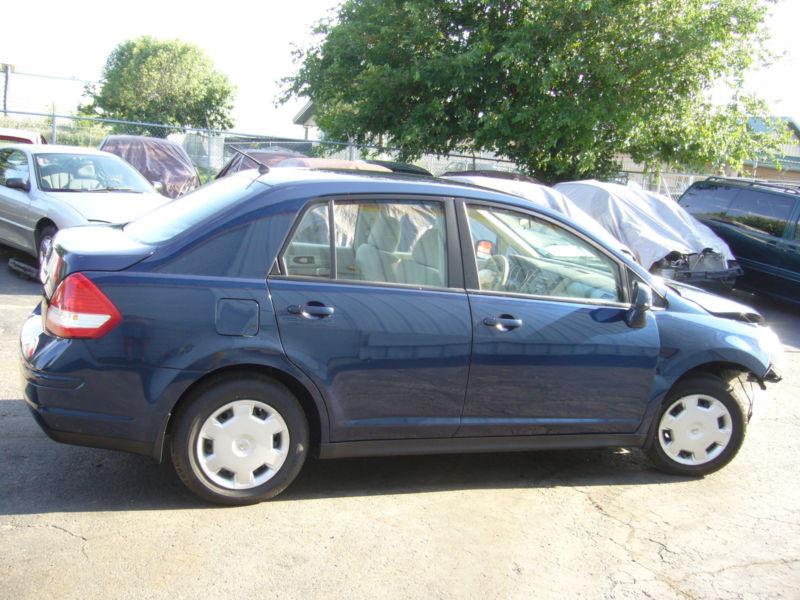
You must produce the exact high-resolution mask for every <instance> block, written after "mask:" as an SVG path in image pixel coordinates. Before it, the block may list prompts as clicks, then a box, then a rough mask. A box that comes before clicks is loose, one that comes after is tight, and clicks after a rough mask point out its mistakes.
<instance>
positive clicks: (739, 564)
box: [0, 247, 800, 600]
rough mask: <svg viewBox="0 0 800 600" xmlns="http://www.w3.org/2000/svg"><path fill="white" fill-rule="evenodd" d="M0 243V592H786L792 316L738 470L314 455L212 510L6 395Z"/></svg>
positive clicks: (798, 347)
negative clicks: (45, 426) (47, 428)
mask: <svg viewBox="0 0 800 600" xmlns="http://www.w3.org/2000/svg"><path fill="white" fill-rule="evenodd" d="M11 255H12V253H11V251H9V250H7V249H5V248H2V247H0V263H1V264H0V457H2V460H0V598H2V599H6V598H8V599H12V598H13V599H20V600H21V599H25V598H37V599H38V598H85V597H99V596H102V597H104V598H172V597H175V596H176V595H180V596H181V597H200V596H203V597H208V598H241V597H244V596H246V595H248V596H251V597H253V596H254V597H258V598H272V597H276V598H277V597H280V598H288V597H291V598H331V597H345V596H347V597H354V598H358V597H365V596H370V597H375V596H377V597H397V598H400V597H403V598H406V597H426V598H429V597H433V598H454V597H506V598H526V599H528V598H534V597H535V598H546V597H558V598H600V597H604V598H640V597H652V598H797V597H798V589H800V485H798V483H797V480H796V479H797V475H798V469H797V457H798V456H799V455H800V436H798V433H797V432H798V426H800V407H799V406H798V402H797V389H798V388H797V386H798V383H800V371H798V366H799V365H800V354H798V352H800V316H799V315H798V314H797V311H796V309H791V308H788V307H786V306H782V305H777V304H774V303H769V302H764V301H759V300H758V299H756V298H752V297H744V298H745V299H746V300H747V301H750V302H753V303H755V304H756V305H757V306H758V307H759V308H760V309H761V310H762V311H763V312H764V313H765V314H766V315H767V317H768V319H769V320H770V321H771V323H772V324H773V326H774V328H775V329H776V330H777V331H778V333H779V335H780V336H781V339H782V340H783V341H784V343H785V344H786V346H787V360H786V365H785V367H784V371H783V374H784V376H785V379H784V381H783V382H782V383H780V384H778V385H775V386H772V387H771V388H770V392H771V400H772V401H771V402H770V403H769V405H768V406H767V408H766V411H765V413H764V415H763V417H762V419H761V421H760V422H758V423H756V424H755V425H754V426H753V427H752V428H751V430H750V433H749V437H748V440H747V442H746V443H745V446H744V448H743V450H742V452H741V453H740V454H739V456H738V457H737V459H736V460H735V461H734V462H733V463H732V464H731V465H730V466H728V467H727V468H725V469H724V470H722V471H720V472H719V473H717V474H715V475H712V476H710V477H707V478H705V479H702V480H689V479H680V478H675V477H670V476H667V475H663V474H661V473H659V472H656V471H655V470H654V469H653V468H651V467H650V466H649V464H648V462H647V460H646V459H645V458H644V457H643V456H642V455H641V454H640V453H639V452H638V451H631V452H626V451H622V450H617V451H613V450H597V451H590V450H583V451H574V450H573V451H559V452H536V453H519V454H487V455H462V456H433V457H407V458H406V457H404V458H373V459H351V460H340V461H317V460H311V461H309V462H308V463H307V464H306V467H305V468H304V471H303V472H302V473H301V475H300V477H299V479H298V480H297V481H296V482H295V483H294V484H293V485H292V486H291V487H290V488H289V489H288V490H287V492H286V493H284V494H283V495H281V496H280V497H279V499H277V500H275V501H272V502H268V503H264V504H260V505H256V506H250V507H244V508H217V507H210V506H207V505H204V504H202V503H201V502H200V501H198V500H197V499H195V497H194V496H192V495H191V494H190V493H189V492H188V491H187V490H185V489H184V488H183V486H182V485H181V484H180V482H179V481H178V479H177V477H175V476H174V474H173V472H172V470H171V467H170V466H169V465H168V464H163V465H157V464H155V463H154V462H153V461H152V460H150V459H148V458H145V457H140V456H133V455H126V454H121V453H113V452H108V451H103V450H94V449H89V448H79V447H72V446H65V445H60V444H56V443H55V442H52V441H50V440H49V439H48V438H47V437H46V436H45V434H44V433H42V432H41V431H40V429H39V428H38V426H36V424H35V423H34V421H33V419H32V418H31V416H30V414H29V413H28V410H27V408H26V407H25V404H24V403H23V401H22V399H21V398H22V393H21V386H20V381H19V376H18V366H17V362H18V347H17V345H18V342H17V334H18V330H19V327H20V325H21V324H22V322H23V320H24V318H25V317H26V316H27V315H28V313H29V312H30V310H31V309H32V308H33V307H34V306H35V304H36V302H37V294H38V286H37V285H36V284H34V283H32V282H28V281H24V280H22V279H20V278H19V277H17V276H16V275H14V274H13V273H11V272H10V271H8V269H7V268H6V266H5V264H6V262H7V259H8V257H9V256H11Z"/></svg>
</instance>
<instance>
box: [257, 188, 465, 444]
mask: <svg viewBox="0 0 800 600" xmlns="http://www.w3.org/2000/svg"><path fill="white" fill-rule="evenodd" d="M459 261H460V256H459V253H458V241H457V234H456V227H455V213H454V210H453V205H452V201H450V202H447V201H445V200H443V199H441V198H430V199H420V198H414V199H408V198H398V197H392V198H384V197H370V198H364V199H359V200H354V199H352V197H351V198H349V199H343V200H341V201H340V200H325V201H322V202H318V203H315V204H314V203H312V204H311V205H310V206H309V207H308V208H307V209H306V211H305V212H304V214H303V215H302V216H301V217H300V218H299V221H298V224H297V226H296V227H295V229H294V231H293V232H292V234H291V235H290V237H289V241H288V244H287V245H286V247H285V248H284V250H283V252H282V253H281V255H280V258H279V263H280V273H279V274H273V275H271V276H270V278H269V280H268V284H269V290H270V294H271V295H272V301H273V305H274V307H275V313H276V316H277V321H278V329H279V331H280V336H281V341H282V343H283V347H284V350H285V352H286V355H287V356H288V358H289V360H291V361H292V362H293V363H294V364H295V365H296V366H297V367H298V368H300V369H301V370H302V371H303V372H305V373H306V375H308V376H309V377H310V378H311V379H312V380H313V381H314V382H315V383H316V385H317V386H318V388H319V389H320V391H321V392H322V393H323V396H324V397H325V400H326V405H327V407H328V411H329V418H330V423H331V439H332V440H333V441H356V440H380V439H387V440H388V439H398V438H415V437H416V438H440V437H449V436H452V435H453V434H454V433H455V432H456V430H457V429H458V426H459V422H460V417H461V411H462V409H463V406H464V395H465V392H466V385H467V377H468V370H469V360H470V350H471V339H472V323H471V319H470V309H469V302H468V300H467V295H466V292H465V290H464V286H463V273H462V269H461V265H460V262H459Z"/></svg>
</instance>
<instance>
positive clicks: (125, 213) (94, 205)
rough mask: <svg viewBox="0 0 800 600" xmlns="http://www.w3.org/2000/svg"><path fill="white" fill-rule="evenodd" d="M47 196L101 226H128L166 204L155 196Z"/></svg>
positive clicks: (81, 194)
mask: <svg viewBox="0 0 800 600" xmlns="http://www.w3.org/2000/svg"><path fill="white" fill-rule="evenodd" d="M47 195H48V196H49V197H50V198H53V199H55V200H57V201H58V202H63V203H64V204H66V205H68V206H70V207H71V208H73V209H74V210H76V211H77V212H78V213H80V215H81V216H82V217H83V218H85V219H86V220H87V221H102V222H104V223H130V222H131V221H134V220H136V219H138V218H139V217H141V216H143V215H145V214H147V213H149V212H150V211H152V210H154V209H156V208H158V207H159V206H161V205H162V204H166V203H167V202H169V201H170V199H169V198H165V197H164V196H162V195H161V194H156V193H152V194H134V193H130V192H48V193H47Z"/></svg>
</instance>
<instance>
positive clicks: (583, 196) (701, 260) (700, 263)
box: [555, 180, 741, 283]
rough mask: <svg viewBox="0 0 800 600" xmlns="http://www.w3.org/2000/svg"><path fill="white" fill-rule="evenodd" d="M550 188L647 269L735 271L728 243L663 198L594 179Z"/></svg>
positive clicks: (677, 273)
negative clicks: (563, 196)
mask: <svg viewBox="0 0 800 600" xmlns="http://www.w3.org/2000/svg"><path fill="white" fill-rule="evenodd" d="M555 189H556V190H558V191H559V192H561V193H563V194H564V195H565V196H567V197H568V198H569V200H570V201H571V203H572V204H573V205H575V206H577V207H578V208H580V209H582V210H583V211H584V212H585V213H587V214H588V215H589V216H591V217H592V218H594V219H595V220H596V221H597V222H598V223H600V225H602V226H603V228H604V229H606V231H608V232H609V233H610V234H611V235H613V236H614V237H616V238H617V239H618V240H620V241H621V242H622V243H623V244H625V245H626V246H627V247H629V248H630V249H631V250H632V251H633V252H634V254H635V255H636V258H637V260H638V261H639V263H640V264H641V265H642V266H644V267H645V268H647V269H648V270H650V271H651V272H654V273H656V274H659V275H663V276H664V277H666V278H669V279H679V280H686V281H709V280H719V281H723V282H726V283H733V280H735V278H736V277H737V276H738V275H740V274H741V269H740V268H739V267H738V265H737V264H736V263H735V259H734V256H733V254H732V253H731V250H730V248H728V245H727V244H726V243H725V242H724V241H723V240H721V239H720V238H719V237H718V236H717V235H716V234H715V233H714V232H713V231H711V229H709V228H708V227H706V226H705V225H703V224H702V223H700V222H699V221H698V220H697V219H695V218H694V217H692V216H691V215H690V214H689V213H688V212H686V211H685V210H684V209H683V208H682V207H681V206H680V205H678V203H677V202H674V201H672V200H670V199H669V198H667V197H665V196H661V195H660V194H656V193H653V192H648V191H645V190H642V189H633V188H630V187H626V186H623V185H619V184H616V183H605V182H600V181H595V180H587V181H573V182H568V183H559V184H557V185H556V186H555Z"/></svg>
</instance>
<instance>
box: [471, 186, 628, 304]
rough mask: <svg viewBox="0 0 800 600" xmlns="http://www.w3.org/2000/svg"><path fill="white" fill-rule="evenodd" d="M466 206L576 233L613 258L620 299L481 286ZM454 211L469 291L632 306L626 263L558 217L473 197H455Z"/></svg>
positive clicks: (545, 299) (571, 302)
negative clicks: (524, 217)
mask: <svg viewBox="0 0 800 600" xmlns="http://www.w3.org/2000/svg"><path fill="white" fill-rule="evenodd" d="M468 206H485V207H487V208H492V209H498V210H504V211H506V212H519V213H521V214H524V215H528V216H531V217H535V218H537V219H541V220H542V221H546V222H548V223H550V224H551V225H553V226H555V227H561V228H562V229H565V230H566V231H568V232H569V233H571V234H573V235H575V236H576V237H577V238H579V239H581V240H583V241H584V242H586V243H588V244H589V245H590V246H592V247H594V248H595V249H597V250H598V251H599V252H600V253H601V254H602V255H603V256H606V257H607V258H609V259H610V260H611V261H613V262H614V264H616V265H617V269H619V282H620V287H621V291H622V295H623V298H622V300H621V301H620V300H613V301H612V300H601V299H594V298H575V297H573V296H541V295H536V294H524V293H519V292H499V291H494V290H482V289H480V283H479V282H478V262H477V257H476V256H475V249H474V247H473V241H472V231H471V229H470V227H469V217H468V216H467V207H468ZM456 210H457V214H458V222H459V225H460V231H459V233H460V234H461V249H462V264H463V266H464V279H465V281H466V284H467V285H466V289H467V291H468V292H469V293H471V294H480V295H487V296H507V297H510V298H527V299H530V300H539V301H548V302H565V303H570V304H586V305H589V306H607V307H613V308H630V307H631V306H632V304H631V298H632V297H633V296H632V290H631V278H630V276H629V269H630V267H629V266H628V265H627V264H625V263H624V262H623V261H622V260H620V259H619V258H618V257H616V256H614V255H613V254H611V253H609V252H608V250H607V249H606V248H605V247H603V246H602V245H600V244H599V243H598V242H596V241H595V240H593V239H592V238H590V237H588V236H587V235H585V234H583V233H581V232H580V231H578V230H576V229H575V228H574V227H572V226H570V225H568V224H567V223H564V222H561V221H559V220H557V219H553V218H552V217H550V216H548V215H545V214H544V213H540V212H538V211H536V210H531V209H528V208H523V207H519V206H512V205H507V204H502V203H499V202H492V201H489V200H477V199H472V198H458V199H457V200H456Z"/></svg>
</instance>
